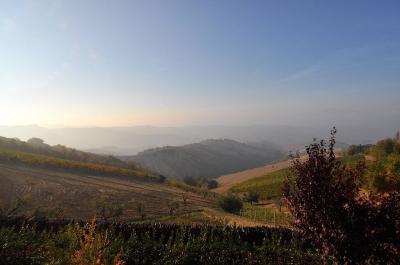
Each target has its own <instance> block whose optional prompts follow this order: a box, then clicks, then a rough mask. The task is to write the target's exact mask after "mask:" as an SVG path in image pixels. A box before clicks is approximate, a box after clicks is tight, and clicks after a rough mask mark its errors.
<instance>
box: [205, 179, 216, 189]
mask: <svg viewBox="0 0 400 265" xmlns="http://www.w3.org/2000/svg"><path fill="white" fill-rule="evenodd" d="M216 188H218V182H217V181H216V180H214V179H211V180H208V181H207V189H209V190H211V189H216Z"/></svg>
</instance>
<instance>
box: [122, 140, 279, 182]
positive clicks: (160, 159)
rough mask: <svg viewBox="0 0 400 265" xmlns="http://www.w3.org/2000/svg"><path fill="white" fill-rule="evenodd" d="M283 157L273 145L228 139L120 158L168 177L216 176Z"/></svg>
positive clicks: (165, 148) (152, 150)
mask: <svg viewBox="0 0 400 265" xmlns="http://www.w3.org/2000/svg"><path fill="white" fill-rule="evenodd" d="M284 156H285V154H284V152H282V151H281V150H280V149H279V148H277V147H276V146H275V145H273V144H270V143H267V142H262V143H250V144H246V143H240V142H237V141H234V140H229V139H219V140H206V141H202V142H200V143H195V144H188V145H183V146H166V147H161V148H155V149H150V150H146V151H144V152H140V153H139V154H137V155H135V156H129V157H124V158H122V159H123V160H126V161H129V162H134V163H138V164H140V165H142V166H143V167H145V168H148V169H150V170H152V171H155V172H158V173H160V174H163V175H165V176H168V177H174V178H180V179H182V178H184V177H186V176H205V177H212V178H214V177H218V176H220V175H224V174H228V173H232V172H237V171H241V170H245V169H249V168H254V167H258V166H261V165H265V164H267V163H269V162H272V161H274V160H278V159H282V158H283V157H284Z"/></svg>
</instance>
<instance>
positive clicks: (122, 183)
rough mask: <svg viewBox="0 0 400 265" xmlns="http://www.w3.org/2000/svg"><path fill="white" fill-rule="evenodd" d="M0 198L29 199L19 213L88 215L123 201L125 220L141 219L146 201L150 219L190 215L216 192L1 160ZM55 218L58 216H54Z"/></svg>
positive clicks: (210, 202)
mask: <svg viewBox="0 0 400 265" xmlns="http://www.w3.org/2000/svg"><path fill="white" fill-rule="evenodd" d="M0 200H1V202H2V205H9V206H12V205H13V204H15V201H17V200H23V201H24V202H25V203H24V204H23V206H22V207H21V209H19V213H20V214H27V215H30V214H33V213H34V212H35V211H45V212H46V215H49V214H50V215H60V216H62V217H65V218H79V219H89V218H92V217H93V215H95V214H96V212H97V211H98V208H99V207H100V206H101V205H102V203H104V202H106V203H107V204H108V205H114V206H121V207H122V208H123V215H122V219H130V220H135V219H139V217H140V214H139V211H138V205H140V204H142V205H143V207H142V208H143V211H144V213H145V215H146V217H145V219H150V218H151V219H154V218H159V217H162V216H168V215H170V209H171V205H174V208H176V209H175V210H174V215H180V214H187V213H192V212H196V211H200V210H203V209H205V208H210V207H212V206H213V201H214V200H215V198H213V195H212V194H208V195H206V196H205V195H201V194H195V193H191V192H186V191H183V190H181V189H178V188H176V187H172V186H169V185H166V184H162V183H152V182H145V181H138V180H128V179H120V178H111V177H104V176H94V175H86V174H75V173H61V172H59V171H53V170H45V169H36V168H35V169H34V168H29V167H24V166H16V165H10V164H6V163H0ZM53 217H56V216H53Z"/></svg>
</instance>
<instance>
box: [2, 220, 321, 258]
mask: <svg viewBox="0 0 400 265" xmlns="http://www.w3.org/2000/svg"><path fill="white" fill-rule="evenodd" d="M29 223H30V225H28V223H25V224H22V223H21V220H19V221H18V220H17V221H16V222H15V221H12V220H11V221H10V220H7V221H5V222H3V221H1V222H0V224H1V226H0V227H1V228H0V264H18V265H24V264H80V265H82V264H104V265H106V264H119V265H121V264H188V265H189V264H208V265H209V264H229V265H232V264H278V265H279V264H320V263H321V260H320V258H319V256H318V255H317V254H316V253H314V252H312V251H311V250H310V249H309V247H308V246H305V245H303V244H301V243H300V241H299V238H298V236H297V235H296V234H295V233H294V232H292V231H290V230H288V229H282V228H281V229H276V228H275V229H273V228H234V227H212V226H206V225H203V226H177V225H159V224H153V225H140V224H121V223H120V224H117V223H115V224H105V223H102V224H97V223H96V222H95V221H93V222H91V223H89V224H86V225H85V226H81V225H79V224H78V223H72V224H68V225H65V224H62V223H54V222H53V223H51V222H49V221H44V220H42V221H39V222H37V223H35V222H29ZM32 223H33V224H34V225H33V226H32ZM11 224H14V226H13V227H11V226H10V225H11Z"/></svg>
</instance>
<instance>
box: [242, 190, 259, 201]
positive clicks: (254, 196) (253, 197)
mask: <svg viewBox="0 0 400 265" xmlns="http://www.w3.org/2000/svg"><path fill="white" fill-rule="evenodd" d="M259 199H260V194H258V193H257V192H255V191H252V190H251V191H249V192H248V193H246V194H245V195H244V198H243V200H244V201H245V202H249V203H250V204H253V202H258V201H259Z"/></svg>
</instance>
